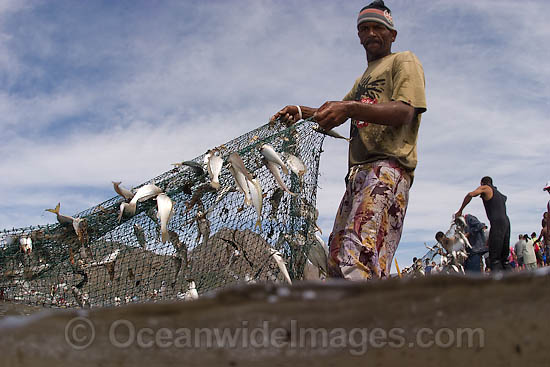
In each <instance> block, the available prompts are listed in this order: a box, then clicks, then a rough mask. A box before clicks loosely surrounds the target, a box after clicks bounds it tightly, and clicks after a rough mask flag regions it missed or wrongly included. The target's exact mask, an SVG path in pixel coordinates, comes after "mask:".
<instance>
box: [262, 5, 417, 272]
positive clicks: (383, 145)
mask: <svg viewBox="0 0 550 367" xmlns="http://www.w3.org/2000/svg"><path fill="white" fill-rule="evenodd" d="M357 31H358V36H359V40H360V42H361V44H362V45H363V47H364V49H365V51H366V56H367V69H366V71H365V72H364V74H363V75H362V76H361V77H359V78H358V79H357V80H356V82H355V85H354V86H353V88H352V89H351V91H350V92H349V93H348V94H347V95H346V96H345V97H344V99H343V101H331V102H325V103H324V104H323V105H322V106H321V107H319V108H310V107H306V106H286V107H285V108H283V109H282V110H280V111H279V112H277V113H276V114H275V115H274V116H273V117H272V120H275V119H278V118H279V119H280V120H281V121H282V122H285V123H293V122H295V121H298V120H300V119H302V118H309V117H313V118H314V120H315V121H316V122H317V123H318V124H319V125H320V126H321V127H322V128H323V129H324V130H326V131H330V130H331V129H332V128H334V127H336V126H339V125H341V124H343V123H344V122H346V121H347V119H348V118H351V129H350V138H351V141H350V143H349V157H348V168H349V170H348V174H347V176H346V192H345V194H344V197H343V199H342V201H341V203H340V207H339V209H338V212H337V215H336V218H335V221H334V227H333V230H332V233H331V235H330V238H329V248H330V257H329V261H328V263H329V264H328V266H329V276H330V277H335V278H345V279H350V280H367V279H372V278H383V277H388V276H389V274H390V269H391V264H392V259H393V257H394V254H395V251H396V249H397V246H398V244H399V240H400V238H401V232H402V229H403V220H404V218H405V212H406V210H407V204H408V199H409V189H410V186H411V184H412V180H413V174H414V169H415V168H416V163H417V154H416V142H417V136H418V128H419V125H420V119H421V114H422V113H423V112H425V111H426V98H425V92H424V87H425V82H424V71H423V68H422V65H421V63H420V61H419V60H418V59H417V57H416V56H415V55H414V54H413V53H412V52H410V51H405V52H397V53H393V52H392V51H391V46H392V43H393V42H394V41H395V38H396V36H397V30H396V28H395V25H394V22H393V19H392V16H391V11H390V9H389V8H388V7H386V6H385V4H384V1H381V0H376V1H373V2H372V3H371V4H369V5H367V6H365V7H364V8H363V9H361V11H360V12H359V16H358V19H357Z"/></svg>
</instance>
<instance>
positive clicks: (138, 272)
mask: <svg viewBox="0 0 550 367" xmlns="http://www.w3.org/2000/svg"><path fill="white" fill-rule="evenodd" d="M313 125H315V124H314V122H312V121H309V120H306V121H302V122H299V123H296V124H294V125H291V126H289V127H287V126H285V125H282V124H280V123H278V122H275V123H268V124H266V125H264V126H262V127H260V128H258V129H256V130H253V131H251V132H249V133H246V134H244V135H242V136H240V137H238V138H236V139H234V140H232V141H230V142H228V143H226V144H223V145H221V146H220V147H216V148H217V151H218V153H217V154H219V155H220V156H221V157H222V158H223V161H224V164H223V167H222V170H221V173H220V177H219V182H220V188H219V189H218V190H215V189H213V188H212V186H211V185H210V184H209V182H210V180H209V176H208V173H207V170H206V169H205V168H204V164H203V162H204V157H205V155H206V154H207V153H208V152H207V153H205V154H203V155H201V156H199V157H197V158H195V159H193V160H191V161H187V162H185V163H184V164H181V165H178V166H175V167H174V168H173V169H171V170H170V171H167V172H165V173H163V174H161V175H160V176H158V177H156V178H154V179H152V180H149V181H147V182H145V183H144V184H142V185H139V186H137V187H136V188H134V191H135V189H138V188H139V187H141V186H143V185H146V184H151V183H153V184H155V185H156V186H158V187H159V188H160V189H162V191H163V192H164V193H166V194H167V195H168V197H169V198H170V199H171V200H172V202H173V210H174V213H173V216H172V217H171V219H170V220H169V222H168V240H167V241H166V242H162V241H161V236H160V222H159V219H158V218H157V203H156V200H155V199H153V198H152V199H149V200H146V201H143V202H138V203H137V209H136V212H135V215H133V216H123V217H122V219H121V220H120V222H119V220H118V215H119V210H120V206H121V203H123V202H125V201H126V200H125V199H124V198H123V197H122V196H115V197H113V198H111V199H109V200H107V201H105V202H103V203H101V204H99V205H97V206H95V207H92V208H89V209H87V210H84V211H83V212H81V213H79V214H77V215H75V216H74V217H75V218H80V220H81V221H80V226H79V228H78V234H77V231H76V230H75V228H74V227H73V225H72V224H71V223H70V222H69V223H68V224H62V223H57V224H54V225H46V226H38V227H28V228H20V229H12V230H4V231H2V232H1V233H0V269H1V272H0V297H1V298H3V299H4V300H10V301H16V302H22V303H28V304H38V305H43V306H48V307H91V306H92V307H96V306H111V305H114V306H116V305H119V304H123V303H129V302H148V301H157V300H166V299H178V298H181V299H184V298H189V297H190V292H192V289H191V288H195V289H196V291H197V292H198V294H203V293H205V292H208V291H211V290H214V289H218V288H223V287H226V286H228V285H231V284H234V283H236V282H254V281H279V282H284V281H285V277H284V274H283V273H282V271H281V268H280V266H278V264H277V262H276V261H275V258H274V256H272V254H271V249H276V250H278V251H279V253H280V254H281V255H282V258H283V259H284V261H285V263H286V268H287V270H288V273H289V274H290V278H292V279H301V278H302V277H303V272H304V266H305V263H306V259H307V258H308V256H309V251H310V249H311V248H312V246H315V241H316V237H315V235H314V231H315V226H316V224H315V220H316V216H317V214H316V208H315V202H316V191H317V177H318V168H319V158H320V154H321V152H322V143H323V139H324V135H322V134H320V133H318V132H316V131H314V130H313V129H312V126H313ZM263 144H269V145H271V146H272V147H273V148H274V149H275V150H276V151H277V152H278V153H279V154H280V155H281V157H282V158H283V160H284V161H285V162H288V160H287V159H288V158H289V157H290V155H293V156H295V157H298V158H300V159H301V160H302V161H303V163H304V164H305V166H306V167H307V171H306V173H305V174H304V175H298V174H296V173H293V172H292V171H291V170H289V173H288V174H286V175H285V174H282V173H281V176H282V179H283V181H284V182H285V184H286V186H287V187H288V189H289V190H290V191H291V192H293V193H296V194H297V195H295V196H294V195H290V194H289V193H288V192H285V191H283V190H282V189H281V188H280V186H279V185H278V183H277V182H276V180H275V179H274V177H273V176H272V174H271V172H270V171H269V170H268V169H267V167H266V165H265V164H264V161H263V160H262V155H261V154H260V150H259V149H260V147H261V146H262V145H263ZM232 152H238V154H239V155H240V156H241V158H242V160H243V162H244V164H245V166H246V168H247V170H248V172H250V173H251V174H252V175H253V176H254V177H255V178H256V180H257V181H258V182H259V184H260V186H261V190H262V193H263V195H262V204H263V205H262V210H261V217H260V218H258V214H257V211H256V209H255V207H254V206H253V205H246V204H245V203H244V194H243V193H242V192H240V191H239V190H237V189H236V184H235V180H234V178H233V176H232V175H231V173H230V172H229V170H228V162H227V158H228V156H229V154H231V153H232ZM201 166H202V167H201ZM61 213H63V206H62V205H61ZM54 218H55V217H54ZM258 219H259V223H257V221H258ZM257 224H259V225H257ZM193 286H194V287H193Z"/></svg>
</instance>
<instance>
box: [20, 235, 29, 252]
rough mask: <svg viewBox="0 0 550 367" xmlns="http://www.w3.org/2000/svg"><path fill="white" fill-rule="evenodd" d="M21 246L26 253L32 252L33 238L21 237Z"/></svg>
mask: <svg viewBox="0 0 550 367" xmlns="http://www.w3.org/2000/svg"><path fill="white" fill-rule="evenodd" d="M19 247H20V248H21V251H22V252H23V253H24V254H30V253H31V252H32V239H31V238H30V237H21V238H19Z"/></svg>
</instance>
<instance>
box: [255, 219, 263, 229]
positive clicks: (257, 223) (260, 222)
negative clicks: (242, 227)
mask: <svg viewBox="0 0 550 367" xmlns="http://www.w3.org/2000/svg"><path fill="white" fill-rule="evenodd" d="M255 227H258V228H259V229H260V231H261V230H262V221H261V220H260V219H259V218H258V220H257V221H256V225H255Z"/></svg>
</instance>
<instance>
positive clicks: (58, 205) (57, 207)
mask: <svg viewBox="0 0 550 367" xmlns="http://www.w3.org/2000/svg"><path fill="white" fill-rule="evenodd" d="M60 206H61V203H57V205H56V206H55V209H46V211H47V212H50V213H54V214H59V208H60Z"/></svg>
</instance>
